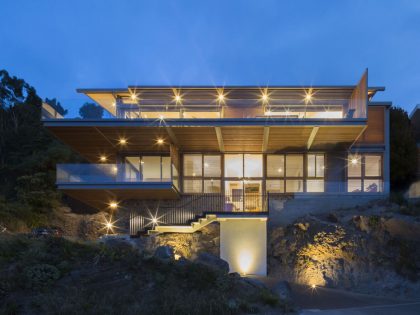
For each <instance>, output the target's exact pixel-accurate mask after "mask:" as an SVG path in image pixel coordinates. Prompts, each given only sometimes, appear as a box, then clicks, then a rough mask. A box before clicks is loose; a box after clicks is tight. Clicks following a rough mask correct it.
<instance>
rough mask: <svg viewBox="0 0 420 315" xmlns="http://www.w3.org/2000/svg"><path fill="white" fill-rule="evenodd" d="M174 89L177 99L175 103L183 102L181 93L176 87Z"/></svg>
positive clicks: (175, 98)
mask: <svg viewBox="0 0 420 315" xmlns="http://www.w3.org/2000/svg"><path fill="white" fill-rule="evenodd" d="M173 91H174V101H175V103H176V104H181V102H182V97H181V94H180V93H179V92H178V91H177V90H176V89H174V90H173Z"/></svg>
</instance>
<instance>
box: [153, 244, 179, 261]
mask: <svg viewBox="0 0 420 315" xmlns="http://www.w3.org/2000/svg"><path fill="white" fill-rule="evenodd" d="M154 256H155V257H156V258H157V259H160V260H163V261H169V260H173V259H174V258H175V255H174V250H173V248H172V247H171V246H159V247H158V248H156V250H155V254H154Z"/></svg>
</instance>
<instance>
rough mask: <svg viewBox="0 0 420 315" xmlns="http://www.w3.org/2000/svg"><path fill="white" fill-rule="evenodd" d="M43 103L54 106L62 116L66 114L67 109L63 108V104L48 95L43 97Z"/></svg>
mask: <svg viewBox="0 0 420 315" xmlns="http://www.w3.org/2000/svg"><path fill="white" fill-rule="evenodd" d="M45 103H47V104H48V105H50V106H51V107H52V108H54V109H55V110H56V111H57V113H59V114H60V115H62V116H65V115H67V112H68V111H67V109H64V107H63V106H61V103H60V102H58V101H57V99H55V98H52V99H49V98H48V97H47V98H46V99H45Z"/></svg>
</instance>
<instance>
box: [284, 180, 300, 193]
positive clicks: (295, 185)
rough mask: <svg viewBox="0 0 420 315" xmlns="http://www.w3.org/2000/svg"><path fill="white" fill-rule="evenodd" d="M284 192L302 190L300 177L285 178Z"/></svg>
mask: <svg viewBox="0 0 420 315" xmlns="http://www.w3.org/2000/svg"><path fill="white" fill-rule="evenodd" d="M286 192H287V193H296V192H303V180H302V179H287V180H286Z"/></svg>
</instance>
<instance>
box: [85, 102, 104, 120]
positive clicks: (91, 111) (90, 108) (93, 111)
mask: <svg viewBox="0 0 420 315" xmlns="http://www.w3.org/2000/svg"><path fill="white" fill-rule="evenodd" d="M103 114H104V109H103V108H102V107H101V106H99V105H96V104H95V103H89V102H87V103H84V104H83V106H82V107H80V109H79V115H80V117H82V118H83V119H101V118H102V116H103Z"/></svg>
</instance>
